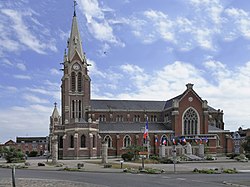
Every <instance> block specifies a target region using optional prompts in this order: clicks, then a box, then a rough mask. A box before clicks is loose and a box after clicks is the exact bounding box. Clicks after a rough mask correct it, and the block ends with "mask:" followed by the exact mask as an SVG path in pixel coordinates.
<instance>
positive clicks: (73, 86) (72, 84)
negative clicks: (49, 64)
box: [71, 72, 76, 92]
mask: <svg viewBox="0 0 250 187" xmlns="http://www.w3.org/2000/svg"><path fill="white" fill-rule="evenodd" d="M71 91H72V92H74V91H76V74H75V72H72V73H71Z"/></svg>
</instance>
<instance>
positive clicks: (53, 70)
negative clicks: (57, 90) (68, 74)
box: [50, 68, 61, 75]
mask: <svg viewBox="0 0 250 187" xmlns="http://www.w3.org/2000/svg"><path fill="white" fill-rule="evenodd" d="M50 74H51V75H60V74H61V73H60V71H59V70H57V69H55V68H52V69H50Z"/></svg>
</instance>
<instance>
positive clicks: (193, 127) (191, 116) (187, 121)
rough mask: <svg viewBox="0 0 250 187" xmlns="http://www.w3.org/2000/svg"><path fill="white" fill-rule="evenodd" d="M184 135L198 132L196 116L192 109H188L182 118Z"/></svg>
mask: <svg viewBox="0 0 250 187" xmlns="http://www.w3.org/2000/svg"><path fill="white" fill-rule="evenodd" d="M183 123H184V124H183V125H184V128H183V129H184V133H183V134H184V135H190V134H197V132H198V115H197V113H196V112H195V111H194V109H192V108H189V109H188V110H187V111H186V112H185V114H184V116H183Z"/></svg>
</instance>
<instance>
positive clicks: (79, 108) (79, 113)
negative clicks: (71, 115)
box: [78, 100, 82, 118]
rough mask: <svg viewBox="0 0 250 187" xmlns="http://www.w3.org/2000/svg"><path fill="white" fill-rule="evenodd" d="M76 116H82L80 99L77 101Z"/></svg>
mask: <svg viewBox="0 0 250 187" xmlns="http://www.w3.org/2000/svg"><path fill="white" fill-rule="evenodd" d="M78 117H79V118H82V101H81V100H79V102H78Z"/></svg>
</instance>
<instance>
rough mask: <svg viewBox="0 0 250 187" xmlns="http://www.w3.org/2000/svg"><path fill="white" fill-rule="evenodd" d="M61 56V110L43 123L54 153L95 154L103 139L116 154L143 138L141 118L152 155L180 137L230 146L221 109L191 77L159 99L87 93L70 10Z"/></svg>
mask: <svg viewBox="0 0 250 187" xmlns="http://www.w3.org/2000/svg"><path fill="white" fill-rule="evenodd" d="M63 59H64V60H63V76H62V79H61V81H62V82H61V115H60V114H59V112H58V109H57V107H56V104H55V108H54V110H53V112H52V115H51V116H50V126H49V133H50V134H49V137H50V146H49V147H50V149H53V146H54V148H55V149H56V150H57V151H56V152H57V153H56V154H57V157H58V158H59V159H83V158H99V157H101V154H102V153H101V151H102V144H103V143H104V142H105V143H106V144H107V146H108V156H109V157H120V156H121V155H122V154H123V153H125V152H126V148H127V147H129V146H131V145H138V146H142V145H144V144H145V139H144V138H143V134H144V131H145V124H146V123H147V124H148V137H147V145H148V146H147V148H148V150H147V151H148V152H149V154H150V155H157V154H158V153H159V146H161V145H164V146H166V147H167V146H172V145H173V144H174V143H178V142H181V140H183V139H185V141H187V142H190V143H191V144H194V145H195V143H197V141H199V143H206V151H207V153H211V154H225V153H231V152H232V138H231V137H230V132H229V131H227V130H224V122H223V110H220V109H214V108H213V107H211V106H209V105H208V102H207V101H206V100H203V99H202V98H201V97H200V96H199V95H198V93H196V92H195V90H194V85H193V84H191V83H188V84H186V88H185V85H183V88H185V89H183V93H180V94H179V95H177V96H176V97H174V98H170V99H166V100H165V101H150V100H149V101H142V100H112V98H111V99H110V100H96V99H92V98H91V90H90V88H91V78H90V77H89V75H88V66H89V64H88V63H87V60H86V56H85V53H84V51H83V49H82V41H81V36H80V32H79V29H78V22H77V16H76V12H75V10H74V14H73V19H72V26H71V33H70V37H69V39H68V42H67V50H65V53H64V58H63ZM52 144H53V145H52Z"/></svg>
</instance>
